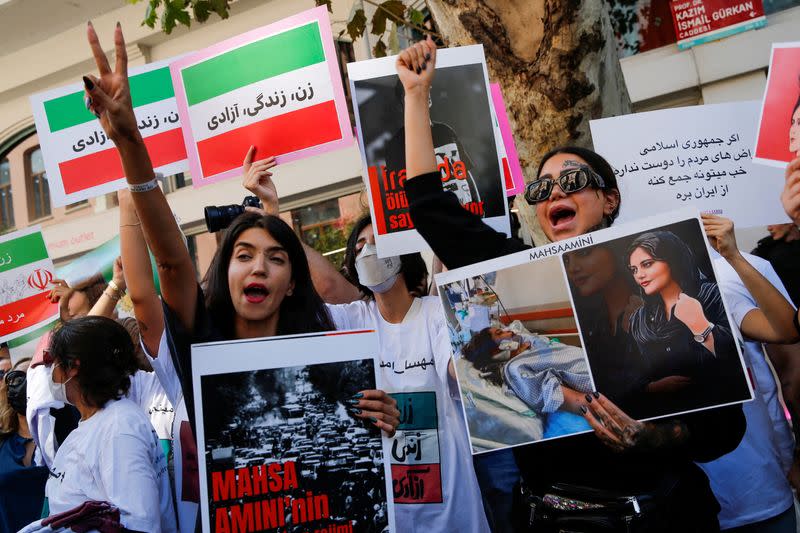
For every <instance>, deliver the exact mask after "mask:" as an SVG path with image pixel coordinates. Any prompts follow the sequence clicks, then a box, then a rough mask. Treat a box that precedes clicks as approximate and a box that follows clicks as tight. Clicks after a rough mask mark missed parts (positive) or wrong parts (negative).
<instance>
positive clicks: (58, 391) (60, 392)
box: [48, 365, 75, 404]
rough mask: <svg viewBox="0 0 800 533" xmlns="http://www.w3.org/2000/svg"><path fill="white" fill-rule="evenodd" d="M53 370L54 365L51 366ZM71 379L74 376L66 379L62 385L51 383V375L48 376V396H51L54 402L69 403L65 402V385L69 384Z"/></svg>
mask: <svg viewBox="0 0 800 533" xmlns="http://www.w3.org/2000/svg"><path fill="white" fill-rule="evenodd" d="M53 369H54V370H55V365H54V366H53ZM73 377H75V376H72V377H70V378H68V379H67V380H66V381H65V382H64V383H56V382H55V381H53V374H52V373H51V374H50V381H49V382H48V385H49V386H50V394H52V395H53V399H54V400H56V401H58V402H63V403H64V404H68V403H70V401H69V400H67V383H69V380H70V379H72V378H73Z"/></svg>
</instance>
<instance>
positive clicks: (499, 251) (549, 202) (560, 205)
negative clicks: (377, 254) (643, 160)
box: [396, 40, 745, 532]
mask: <svg viewBox="0 0 800 533" xmlns="http://www.w3.org/2000/svg"><path fill="white" fill-rule="evenodd" d="M435 63H436V47H435V45H434V44H433V43H432V42H431V41H430V40H428V41H425V42H421V43H417V44H415V45H414V46H412V47H410V48H408V49H406V50H404V51H403V52H402V53H401V54H400V55H399V56H398V59H397V64H396V66H397V72H398V75H399V77H400V80H401V81H402V83H403V86H404V88H405V95H406V96H405V129H406V170H407V176H408V178H407V179H406V182H405V191H406V195H407V197H408V200H409V210H410V213H411V217H412V220H413V222H414V226H415V227H416V228H417V230H418V231H419V232H420V234H421V235H422V236H423V237H424V238H425V240H426V241H427V242H428V244H430V245H431V247H432V248H433V251H434V253H435V254H436V255H437V256H438V257H440V258H441V259H442V261H443V262H444V264H445V266H447V267H448V268H455V267H459V266H463V265H466V264H470V263H473V262H477V261H481V260H486V259H491V258H494V257H499V256H502V255H505V254H508V253H512V252H516V251H520V250H524V249H526V248H528V247H527V246H525V245H524V244H523V243H522V242H521V241H519V240H517V239H513V238H511V239H510V238H508V237H506V235H504V234H502V233H499V232H496V231H494V230H493V229H491V228H489V227H488V226H486V224H485V223H484V222H483V221H482V220H481V219H480V217H477V216H475V215H472V214H471V213H468V212H467V211H466V210H464V209H462V208H461V206H460V205H459V203H458V200H457V199H456V198H455V197H454V196H453V195H452V194H448V193H446V192H445V191H443V190H442V187H441V183H440V177H439V173H438V171H437V167H436V159H435V155H434V151H433V142H432V140H431V131H430V115H429V109H428V101H427V100H428V92H429V89H430V86H431V83H432V81H433V77H434V66H435ZM525 198H526V200H527V201H528V202H529V203H530V204H532V205H533V206H534V207H535V209H536V215H537V219H538V221H539V223H540V224H541V226H542V229H543V230H544V232H545V234H546V235H547V237H548V238H549V239H551V240H553V241H556V240H562V239H567V238H570V237H575V236H577V235H581V234H583V233H587V232H590V231H594V230H596V229H600V228H604V227H607V226H609V225H610V224H612V223H613V220H614V218H616V214H617V212H618V211H619V204H620V193H619V189H618V187H617V185H616V178H615V176H614V172H613V170H612V169H611V167H610V165H609V164H608V163H607V162H606V161H605V160H604V159H603V158H602V157H601V156H599V155H598V154H596V153H595V152H593V151H591V150H586V149H583V148H576V147H564V148H558V149H555V150H552V151H551V152H549V153H548V154H546V155H545V156H544V158H543V159H542V162H541V163H540V165H539V172H538V179H537V180H535V181H533V182H531V183H529V184H528V186H527V187H526V191H525ZM466 243H469V244H468V245H467V244H466ZM620 349H621V350H622V349H623V347H621V348H620ZM585 399H586V403H585V404H584V405H583V406H582V407H583V410H584V412H585V418H586V420H587V422H589V424H590V425H591V426H592V428H593V429H594V434H587V435H581V436H575V437H568V438H566V439H562V440H557V441H549V442H543V443H538V444H535V445H531V446H525V447H518V448H515V449H514V455H515V457H516V460H517V464H518V465H519V468H520V471H521V474H522V478H523V482H524V485H525V486H526V488H527V491H528V492H529V493H530V495H531V496H530V498H529V501H528V504H529V505H534V506H539V507H536V508H537V509H539V512H538V513H537V512H536V510H535V509H534V511H533V512H532V510H531V509H530V507H528V506H526V507H525V508H524V509H518V510H517V511H516V512H515V518H516V519H517V520H519V521H520V522H522V525H523V527H533V528H536V527H538V528H540V529H536V531H548V529H546V528H547V527H554V526H553V524H547V523H541V521H542V520H543V518H542V515H543V513H542V512H541V505H542V502H543V500H544V498H545V496H546V495H548V494H552V492H558V494H559V495H560V497H563V498H566V500H565V501H569V500H582V499H584V501H585V499H588V500H590V501H591V499H592V496H591V495H590V492H591V491H587V490H586V488H590V489H594V496H595V497H596V496H597V495H598V494H604V495H605V496H607V497H608V496H609V495H611V494H616V495H617V496H621V497H627V498H631V500H629V501H633V499H634V498H639V497H640V496H645V495H647V496H649V497H652V501H653V502H654V503H655V505H654V509H652V508H647V509H644V512H643V513H638V512H637V509H635V508H633V507H632V506H631V507H630V508H627V509H624V512H628V513H631V514H632V515H633V516H636V517H637V518H636V520H638V521H639V523H641V521H642V520H647V526H646V527H647V528H648V529H647V531H697V532H707V531H715V530H718V529H719V523H718V521H717V517H716V514H717V512H718V510H719V505H718V503H717V502H716V500H715V498H714V495H713V493H712V492H711V489H710V487H709V484H708V479H707V478H706V476H705V474H704V473H703V472H702V471H701V470H700V469H699V468H698V467H697V466H695V465H694V464H693V461H709V460H712V459H714V458H717V457H720V456H721V455H723V454H725V453H728V452H730V451H731V450H733V449H734V448H736V446H737V445H738V444H739V441H740V440H741V438H742V435H743V433H744V429H745V422H744V416H743V414H742V409H741V406H738V405H734V406H730V407H724V408H719V409H715V410H713V411H706V412H700V413H694V414H691V415H684V416H681V417H679V418H672V419H665V420H664V419H662V420H656V421H651V422H638V421H636V420H634V419H632V418H630V417H629V416H628V415H627V414H626V413H624V412H623V411H622V410H620V409H619V408H618V407H617V406H615V405H614V404H613V403H612V402H610V401H609V400H608V399H607V398H605V396H603V395H601V394H600V393H598V392H595V393H593V394H587V395H586V398H585ZM556 485H559V486H560V487H561V489H564V487H566V490H558V491H557V490H556V489H557V487H556ZM597 491H600V492H599V493H598V492H597ZM636 501H638V499H637V500H636ZM623 507H624V506H623ZM636 507H640V506H639V505H636ZM638 510H641V509H638ZM607 513H609V514H614V513H613V512H611V511H608V512H607ZM616 518H617V519H618V520H621V517H620V515H619V514H617V515H616ZM564 527H566V525H565V526H564Z"/></svg>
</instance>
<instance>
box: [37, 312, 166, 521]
mask: <svg viewBox="0 0 800 533" xmlns="http://www.w3.org/2000/svg"><path fill="white" fill-rule="evenodd" d="M45 364H49V365H51V367H52V374H51V379H50V382H49V384H48V385H49V388H50V392H51V394H52V396H53V398H55V399H56V400H57V401H60V402H64V403H65V404H67V403H68V404H71V405H74V406H75V407H76V408H77V410H78V411H79V412H80V416H81V420H80V423H79V424H78V427H77V428H76V429H75V430H73V431H72V433H70V434H69V436H68V437H67V438H66V439H65V440H64V442H63V443H62V444H61V446H60V447H59V449H58V452H56V455H55V459H54V460H53V464H52V465H51V466H50V477H49V479H48V481H47V485H46V488H45V495H46V497H47V502H48V506H49V510H50V514H51V515H54V514H59V513H63V512H65V511H69V510H72V509H75V508H76V507H78V506H80V505H82V504H83V503H85V502H87V501H99V502H108V503H109V504H111V505H113V506H114V507H116V508H118V509H119V512H120V522H121V524H122V525H123V526H125V528H126V530H128V531H146V532H173V531H176V526H175V515H174V511H173V507H172V493H171V491H170V486H169V475H168V473H167V461H166V457H165V456H164V453H163V452H162V450H161V447H160V445H159V442H158V437H157V436H156V433H155V430H154V429H153V427H152V425H151V424H150V420H149V419H148V417H147V415H146V414H145V413H144V411H143V410H142V409H141V408H140V407H139V406H138V405H137V404H136V403H134V402H133V401H131V400H129V399H127V398H125V395H126V393H127V392H128V390H129V388H130V386H131V379H130V375H131V374H132V373H133V372H134V371H135V370H136V360H135V358H134V346H133V343H132V342H131V338H130V336H129V334H128V332H127V331H126V330H125V328H124V327H122V326H121V325H120V324H118V323H117V322H116V321H114V320H111V319H109V318H105V317H100V316H86V317H80V318H76V319H74V320H70V321H69V322H66V323H64V324H63V325H62V326H61V327H60V328H58V329H57V330H56V331H55V333H54V334H53V337H52V340H51V342H50V348H49V350H48V351H47V353H46V354H45Z"/></svg>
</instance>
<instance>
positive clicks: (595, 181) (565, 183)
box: [525, 165, 606, 205]
mask: <svg viewBox="0 0 800 533" xmlns="http://www.w3.org/2000/svg"><path fill="white" fill-rule="evenodd" d="M555 183H558V186H559V187H561V190H562V191H564V194H572V193H574V192H578V191H582V190H583V189H585V188H586V187H588V186H590V185H591V186H592V187H596V188H598V189H605V188H606V182H605V181H603V178H601V177H600V175H599V174H597V172H595V171H594V170H592V169H591V168H589V167H587V166H585V165H581V166H580V167H578V168H573V169H569V170H565V171H563V172H562V173H561V174H559V176H558V177H557V178H555V179H554V178H541V179H538V180H536V181H532V182H530V183H529V184H528V185H526V186H525V200H526V201H527V202H528V203H529V204H530V205H534V204H537V203H539V202H544V201H545V200H547V199H548V198H550V194H551V193H552V192H553V185H554V184H555Z"/></svg>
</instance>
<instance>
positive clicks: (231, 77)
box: [170, 6, 353, 187]
mask: <svg viewBox="0 0 800 533" xmlns="http://www.w3.org/2000/svg"><path fill="white" fill-rule="evenodd" d="M170 70H171V73H172V81H173V85H174V86H175V96H176V98H177V103H178V112H179V114H180V117H181V121H182V123H183V124H184V128H183V136H184V140H185V143H186V148H187V155H188V157H189V168H190V170H191V173H192V183H193V184H194V185H195V186H198V187H199V186H202V185H206V184H208V183H212V182H215V181H219V180H222V179H226V178H230V177H238V176H241V167H242V161H243V160H244V157H245V155H246V154H247V151H248V149H249V147H250V146H251V145H255V146H256V149H257V152H256V153H257V156H262V157H267V156H268V155H275V156H278V162H287V161H292V160H296V159H300V158H303V157H308V156H311V155H315V154H319V153H322V152H326V151H330V150H334V149H338V148H341V147H344V146H348V145H350V144H352V142H353V134H352V130H351V126H350V119H349V115H348V111H347V104H346V101H345V98H344V89H343V87H342V76H341V73H340V71H339V66H338V63H337V61H336V52H335V49H334V46H333V36H332V35H331V27H330V19H329V18H328V12H327V9H326V8H325V7H324V6H323V7H318V8H314V9H311V10H308V11H305V12H303V13H300V14H298V15H295V16H292V17H289V18H287V19H284V20H281V21H279V22H276V23H274V24H270V25H268V26H264V27H262V28H258V29H255V30H252V31H249V32H247V33H244V34H242V35H239V36H237V37H233V38H231V39H228V40H226V41H223V42H221V43H218V44H216V45H214V46H211V47H209V48H206V49H204V50H201V51H198V52H196V53H194V54H190V55H187V56H184V57H183V58H181V59H179V60H177V61H175V62H173V63H171V64H170Z"/></svg>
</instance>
